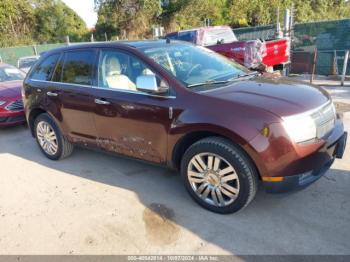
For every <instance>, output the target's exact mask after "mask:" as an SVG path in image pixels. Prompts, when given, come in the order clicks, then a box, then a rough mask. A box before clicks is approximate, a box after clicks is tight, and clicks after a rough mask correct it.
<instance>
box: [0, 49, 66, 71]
mask: <svg viewBox="0 0 350 262" xmlns="http://www.w3.org/2000/svg"><path fill="white" fill-rule="evenodd" d="M64 45H65V44H45V45H33V46H18V47H8V48H0V57H1V60H2V62H4V63H7V64H11V65H14V66H17V60H18V58H20V57H23V56H33V55H35V49H36V51H37V54H40V53H42V52H45V51H48V50H50V49H52V48H56V47H61V46H64Z"/></svg>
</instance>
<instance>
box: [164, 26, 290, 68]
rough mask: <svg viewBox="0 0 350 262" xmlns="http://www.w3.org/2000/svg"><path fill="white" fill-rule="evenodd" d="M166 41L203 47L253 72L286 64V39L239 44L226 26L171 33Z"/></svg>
mask: <svg viewBox="0 0 350 262" xmlns="http://www.w3.org/2000/svg"><path fill="white" fill-rule="evenodd" d="M165 38H168V39H174V40H182V41H187V42H192V43H194V44H196V45H200V46H205V47H207V48H209V49H211V50H213V51H215V52H218V53H220V54H222V55H224V56H226V57H228V58H232V59H234V60H235V61H237V62H238V63H240V64H242V65H245V66H246V67H248V68H252V69H259V68H260V69H261V67H263V68H273V69H274V70H281V69H283V68H284V65H285V64H288V63H289V57H290V56H289V54H290V52H289V51H290V48H289V39H288V38H282V39H276V40H271V41H264V42H262V41H260V40H251V41H239V40H238V39H237V38H236V36H235V34H234V32H233V31H232V29H231V28H230V27H229V26H209V27H200V28H194V29H190V30H184V31H179V32H173V33H170V34H167V35H166V36H165Z"/></svg>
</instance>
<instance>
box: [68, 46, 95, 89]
mask: <svg viewBox="0 0 350 262" xmlns="http://www.w3.org/2000/svg"><path fill="white" fill-rule="evenodd" d="M94 58H95V51H94V50H91V51H90V50H85V51H74V52H67V53H65V54H64V62H63V70H62V82H64V83H71V84H80V85H92V68H93V63H94Z"/></svg>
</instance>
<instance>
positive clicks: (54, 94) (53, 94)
mask: <svg viewBox="0 0 350 262" xmlns="http://www.w3.org/2000/svg"><path fill="white" fill-rule="evenodd" d="M46 94H47V95H48V96H58V94H57V93H53V92H47V93H46Z"/></svg>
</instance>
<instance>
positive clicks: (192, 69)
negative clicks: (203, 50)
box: [186, 64, 202, 78]
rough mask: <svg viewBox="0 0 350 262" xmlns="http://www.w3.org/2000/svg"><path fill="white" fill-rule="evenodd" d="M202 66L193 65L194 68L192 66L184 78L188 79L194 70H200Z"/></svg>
mask: <svg viewBox="0 0 350 262" xmlns="http://www.w3.org/2000/svg"><path fill="white" fill-rule="evenodd" d="M201 67H202V65H201V64H195V65H194V66H192V68H191V69H190V70H189V71H188V73H187V75H186V77H187V78H188V77H190V75H191V74H192V73H193V71H194V70H196V69H198V68H201Z"/></svg>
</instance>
